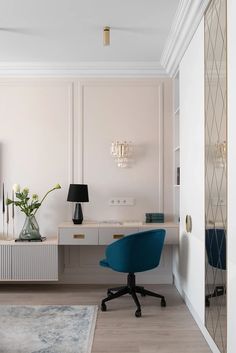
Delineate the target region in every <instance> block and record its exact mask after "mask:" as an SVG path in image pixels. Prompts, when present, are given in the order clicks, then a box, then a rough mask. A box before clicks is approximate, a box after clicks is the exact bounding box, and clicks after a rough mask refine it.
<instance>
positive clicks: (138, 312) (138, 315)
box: [135, 309, 142, 317]
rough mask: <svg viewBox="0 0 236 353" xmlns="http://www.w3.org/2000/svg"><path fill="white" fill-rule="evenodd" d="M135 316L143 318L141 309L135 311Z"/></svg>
mask: <svg viewBox="0 0 236 353" xmlns="http://www.w3.org/2000/svg"><path fill="white" fill-rule="evenodd" d="M135 316H136V317H141V316H142V312H141V309H137V310H136V311H135Z"/></svg>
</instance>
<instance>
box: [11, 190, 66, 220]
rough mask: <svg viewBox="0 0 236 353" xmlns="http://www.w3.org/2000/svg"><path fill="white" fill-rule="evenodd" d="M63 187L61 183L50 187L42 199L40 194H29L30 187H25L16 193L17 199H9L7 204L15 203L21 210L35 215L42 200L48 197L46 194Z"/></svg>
mask: <svg viewBox="0 0 236 353" xmlns="http://www.w3.org/2000/svg"><path fill="white" fill-rule="evenodd" d="M56 189H61V186H60V185H59V184H57V185H55V186H54V188H52V189H50V190H49V191H48V192H47V193H46V194H45V195H44V197H43V198H42V200H41V201H39V200H38V195H37V194H33V195H32V197H30V195H29V189H28V188H24V189H22V190H19V191H18V192H16V193H15V195H16V200H11V199H7V200H6V204H7V205H11V204H14V205H15V206H16V207H19V208H20V210H21V211H22V212H23V213H25V214H26V216H32V215H35V213H36V212H37V210H38V209H39V207H40V206H41V204H42V202H43V201H44V199H45V198H46V196H47V195H48V194H49V193H50V192H51V191H53V190H56Z"/></svg>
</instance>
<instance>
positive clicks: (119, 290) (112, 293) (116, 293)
mask: <svg viewBox="0 0 236 353" xmlns="http://www.w3.org/2000/svg"><path fill="white" fill-rule="evenodd" d="M137 293H139V294H141V296H143V297H144V296H146V295H149V296H151V297H156V298H160V299H161V306H162V307H165V306H166V301H165V297H164V296H163V295H160V294H157V293H154V292H151V291H149V290H147V289H145V288H144V287H141V286H136V284H135V274H134V273H129V274H128V277H127V285H126V286H124V287H115V288H109V289H108V290H107V297H106V298H105V299H103V300H102V303H101V310H102V311H106V310H107V307H106V304H105V303H106V302H108V301H110V300H113V299H116V298H119V297H121V296H122V295H125V294H130V295H131V296H132V298H133V300H134V302H135V304H136V306H137V310H136V311H135V316H136V317H140V316H141V315H142V312H141V305H140V303H139V300H138V297H137Z"/></svg>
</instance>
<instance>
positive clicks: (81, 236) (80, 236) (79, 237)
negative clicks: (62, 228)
mask: <svg viewBox="0 0 236 353" xmlns="http://www.w3.org/2000/svg"><path fill="white" fill-rule="evenodd" d="M73 238H74V239H84V238H85V235H84V234H74V235H73Z"/></svg>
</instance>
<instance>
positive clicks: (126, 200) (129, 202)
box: [109, 197, 134, 206]
mask: <svg viewBox="0 0 236 353" xmlns="http://www.w3.org/2000/svg"><path fill="white" fill-rule="evenodd" d="M109 205H110V206H133V205H134V198H133V197H113V198H112V199H110V200H109Z"/></svg>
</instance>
